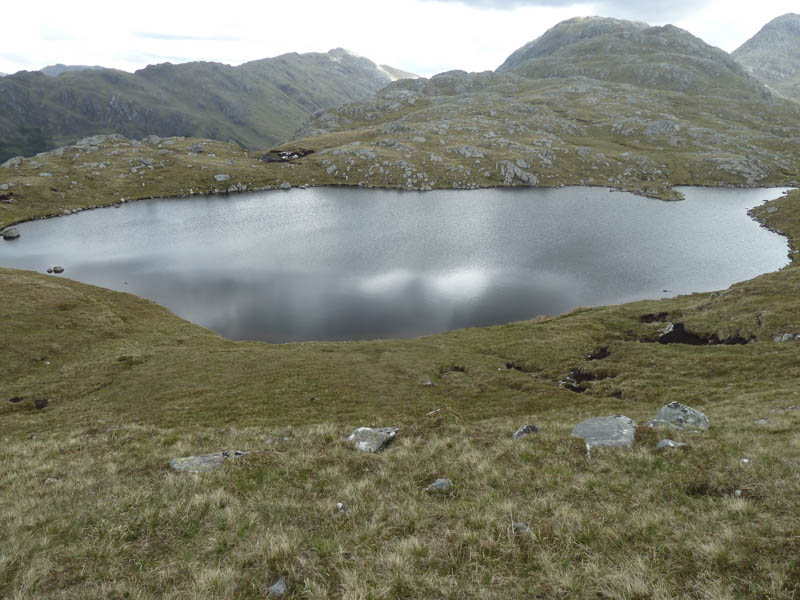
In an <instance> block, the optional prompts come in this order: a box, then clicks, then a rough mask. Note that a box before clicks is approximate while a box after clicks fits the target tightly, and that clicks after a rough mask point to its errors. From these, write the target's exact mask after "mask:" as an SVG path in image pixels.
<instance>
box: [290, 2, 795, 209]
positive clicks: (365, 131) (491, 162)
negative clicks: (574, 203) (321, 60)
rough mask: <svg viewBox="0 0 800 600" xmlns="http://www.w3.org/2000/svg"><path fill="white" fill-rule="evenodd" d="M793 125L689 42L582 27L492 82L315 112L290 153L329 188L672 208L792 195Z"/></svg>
mask: <svg viewBox="0 0 800 600" xmlns="http://www.w3.org/2000/svg"><path fill="white" fill-rule="evenodd" d="M623 55H624V56H625V57H627V58H625V59H623V58H622V57H623ZM798 122H800V110H799V109H798V107H797V106H795V105H794V104H793V103H789V102H786V101H785V100H783V99H781V98H779V97H777V96H775V95H774V94H772V93H770V91H769V90H768V89H766V88H765V87H764V86H763V84H761V83H760V82H758V81H757V80H755V79H754V78H752V77H751V76H749V75H748V74H747V73H746V72H745V71H744V69H743V68H742V67H741V66H740V65H738V64H737V63H736V62H735V61H733V60H732V59H731V58H730V57H729V56H728V55H727V54H725V53H724V52H722V51H721V50H718V49H716V48H712V47H711V46H709V45H708V44H705V43H704V42H703V41H702V40H699V39H698V38H696V37H694V36H692V35H691V34H690V33H688V32H685V31H683V30H681V29H678V28H676V27H672V26H667V27H648V26H646V25H645V24H642V23H633V22H626V21H620V20H617V19H602V18H588V19H586V18H584V19H571V20H569V21H566V22H564V23H562V24H559V25H557V26H556V27H554V28H553V29H551V30H550V31H548V32H547V33H545V34H544V35H543V36H542V37H541V38H539V39H538V40H535V41H534V42H531V43H530V44H527V45H526V46H524V47H523V48H521V49H520V50H518V51H517V52H515V53H514V54H512V55H511V57H509V60H507V61H506V62H505V63H504V64H503V65H502V66H501V67H500V68H499V69H498V70H497V71H496V72H485V73H471V74H470V73H465V72H463V71H452V72H448V73H442V74H440V75H436V76H434V77H432V78H430V79H418V80H414V81H408V80H405V81H399V82H395V83H393V84H391V85H389V86H387V87H386V88H384V89H383V90H381V91H380V92H379V93H378V94H377V95H376V96H375V97H374V98H372V99H368V100H364V101H361V102H357V103H351V104H348V105H345V106H342V107H338V108H336V109H330V110H326V111H323V112H322V113H320V114H318V115H315V116H314V117H313V118H312V119H311V120H310V121H309V122H308V123H306V124H305V125H304V126H303V128H301V129H300V130H299V131H298V132H297V133H296V135H295V138H296V139H295V140H293V141H292V142H291V144H292V145H296V146H300V147H304V148H313V149H315V150H316V153H315V154H314V155H312V156H310V157H309V158H308V159H306V160H304V162H305V163H306V164H307V165H311V166H313V168H314V170H315V171H318V170H319V169H324V172H325V174H326V175H327V176H328V177H327V178H324V177H323V179H324V180H326V181H327V182H329V183H337V184H358V185H364V186H372V185H375V186H390V187H400V188H404V189H430V188H433V187H456V188H474V187H487V186H495V185H547V186H552V185H569V184H571V185H575V184H585V185H606V186H610V187H616V188H620V189H626V190H633V191H638V192H641V193H645V194H648V195H654V196H658V197H667V198H669V197H673V193H672V191H671V187H672V186H673V185H677V184H700V185H744V186H754V185H767V184H780V183H788V182H797V181H798V180H800V173H799V172H798V167H797V165H798V164H799V163H798V159H799V158H800V127H798ZM307 168H311V167H307ZM317 180H319V178H317Z"/></svg>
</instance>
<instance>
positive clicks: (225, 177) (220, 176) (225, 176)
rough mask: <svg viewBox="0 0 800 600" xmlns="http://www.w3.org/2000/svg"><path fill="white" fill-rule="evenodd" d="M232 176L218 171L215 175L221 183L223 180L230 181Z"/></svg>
mask: <svg viewBox="0 0 800 600" xmlns="http://www.w3.org/2000/svg"><path fill="white" fill-rule="evenodd" d="M230 178H231V176H230V175H228V174H227V173H218V174H217V175H214V179H215V180H216V181H219V182H220V183H221V182H223V181H228V180H230Z"/></svg>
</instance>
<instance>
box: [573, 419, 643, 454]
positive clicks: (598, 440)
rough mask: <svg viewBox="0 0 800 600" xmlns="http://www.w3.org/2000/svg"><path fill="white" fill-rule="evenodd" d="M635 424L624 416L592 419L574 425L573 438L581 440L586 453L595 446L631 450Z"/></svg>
mask: <svg viewBox="0 0 800 600" xmlns="http://www.w3.org/2000/svg"><path fill="white" fill-rule="evenodd" d="M635 434H636V422H635V421H634V420H633V419H630V418H628V417H626V416H624V415H615V416H612V417H593V418H591V419H586V420H585V421H581V422H580V423H578V424H577V425H575V427H574V429H573V430H572V435H573V436H574V437H579V438H583V441H584V442H586V451H587V453H588V452H589V451H591V449H592V448H593V447H595V446H602V447H611V448H615V447H616V448H628V449H631V448H633V439H634V436H635Z"/></svg>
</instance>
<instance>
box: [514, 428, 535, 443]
mask: <svg viewBox="0 0 800 600" xmlns="http://www.w3.org/2000/svg"><path fill="white" fill-rule="evenodd" d="M538 431H539V428H538V427H536V425H523V426H522V427H520V428H519V429H517V430H516V431H515V432H514V433H513V434H511V439H512V440H518V439H519V438H521V437H523V436H525V435H530V434H531V433H538Z"/></svg>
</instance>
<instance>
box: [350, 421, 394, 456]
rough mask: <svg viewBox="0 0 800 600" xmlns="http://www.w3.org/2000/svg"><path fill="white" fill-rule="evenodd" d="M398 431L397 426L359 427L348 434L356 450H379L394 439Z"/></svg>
mask: <svg viewBox="0 0 800 600" xmlns="http://www.w3.org/2000/svg"><path fill="white" fill-rule="evenodd" d="M397 431H398V428H397V427H379V428H377V429H372V428H371V427H359V428H358V429H356V430H355V431H353V433H351V434H350V435H348V436H347V441H348V442H353V445H354V446H355V448H356V450H361V451H362V452H378V451H379V450H383V449H384V448H386V446H388V445H389V444H391V443H392V442H393V441H394V437H395V435H396V434H397Z"/></svg>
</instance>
